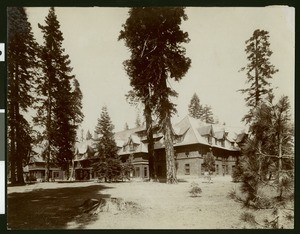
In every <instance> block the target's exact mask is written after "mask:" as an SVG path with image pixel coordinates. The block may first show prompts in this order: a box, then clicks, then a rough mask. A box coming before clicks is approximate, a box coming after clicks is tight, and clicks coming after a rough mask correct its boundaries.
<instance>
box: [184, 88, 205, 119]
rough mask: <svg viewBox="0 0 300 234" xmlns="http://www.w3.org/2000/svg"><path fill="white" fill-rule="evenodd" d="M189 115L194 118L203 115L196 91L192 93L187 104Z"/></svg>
mask: <svg viewBox="0 0 300 234" xmlns="http://www.w3.org/2000/svg"><path fill="white" fill-rule="evenodd" d="M188 111H189V115H190V116H191V117H193V118H195V119H201V117H202V115H203V107H202V105H201V104H200V99H199V97H198V95H197V94H196V93H194V94H193V96H192V99H191V101H190V104H189V106H188Z"/></svg>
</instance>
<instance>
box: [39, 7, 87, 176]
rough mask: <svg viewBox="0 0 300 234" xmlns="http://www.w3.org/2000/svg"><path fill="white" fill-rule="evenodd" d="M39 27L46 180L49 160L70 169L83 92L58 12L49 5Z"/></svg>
mask: <svg viewBox="0 0 300 234" xmlns="http://www.w3.org/2000/svg"><path fill="white" fill-rule="evenodd" d="M39 28H40V29H41V30H42V32H43V34H44V35H43V37H44V44H43V47H42V50H41V60H42V62H41V66H42V71H43V77H42V79H39V83H38V87H37V93H38V96H39V100H38V101H39V102H38V104H37V116H36V118H35V121H36V123H38V124H39V125H41V126H43V127H44V132H43V138H44V147H45V150H44V157H45V160H46V165H47V166H46V167H47V170H46V180H47V181H48V180H49V176H50V174H49V169H50V163H52V162H53V163H58V164H59V165H60V166H61V167H62V169H64V170H66V171H67V173H68V171H69V164H70V162H71V160H72V158H73V156H74V152H73V148H74V144H75V139H76V129H77V127H78V124H79V123H80V122H81V121H82V118H83V114H82V113H81V99H82V94H81V91H80V88H79V83H78V81H77V80H76V79H75V77H74V75H71V72H72V68H71V67H70V59H69V55H67V54H65V50H64V48H63V47H62V43H63V40H64V38H63V34H62V32H61V31H60V24H59V21H58V19H57V16H56V14H55V9H54V8H53V7H51V8H50V10H49V13H48V15H47V17H46V19H45V25H44V26H43V25H40V24H39Z"/></svg>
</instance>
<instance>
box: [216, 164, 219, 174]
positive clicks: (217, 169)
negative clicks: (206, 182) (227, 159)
mask: <svg viewBox="0 0 300 234" xmlns="http://www.w3.org/2000/svg"><path fill="white" fill-rule="evenodd" d="M216 173H217V175H219V165H218V164H216Z"/></svg>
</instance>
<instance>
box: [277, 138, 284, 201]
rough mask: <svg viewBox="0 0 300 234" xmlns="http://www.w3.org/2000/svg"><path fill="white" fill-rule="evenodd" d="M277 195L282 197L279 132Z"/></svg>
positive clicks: (280, 139)
mask: <svg viewBox="0 0 300 234" xmlns="http://www.w3.org/2000/svg"><path fill="white" fill-rule="evenodd" d="M278 151H279V152H278V195H279V197H282V192H283V188H282V186H281V181H282V137H281V134H280V133H279V146H278Z"/></svg>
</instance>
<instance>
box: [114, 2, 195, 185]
mask: <svg viewBox="0 0 300 234" xmlns="http://www.w3.org/2000/svg"><path fill="white" fill-rule="evenodd" d="M186 19H187V16H186V15H185V13H184V8H180V7H178V8H153V7H147V8H146V7H142V8H131V9H130V11H129V17H128V19H127V20H126V23H125V24H124V25H123V30H122V31H121V33H120V36H119V39H124V40H125V44H126V46H127V47H128V48H129V49H130V51H131V58H130V59H129V60H127V61H125V63H124V65H125V69H126V71H127V74H128V76H129V78H130V84H131V86H132V87H133V89H134V91H135V92H136V93H137V97H138V98H140V99H141V100H143V101H144V104H145V108H148V109H150V110H145V111H144V114H145V119H146V125H147V123H148V124H151V122H150V118H149V120H148V117H151V115H150V113H153V112H154V109H155V114H156V115H157V116H158V117H159V120H160V124H161V126H162V132H163V134H164V143H165V153H166V168H167V175H166V176H167V183H176V182H177V178H176V169H175V159H174V149H173V130H172V125H171V116H172V114H174V113H175V112H176V109H175V104H174V103H172V102H171V101H170V97H171V96H173V97H174V96H177V93H176V92H175V91H174V90H173V89H171V88H170V87H168V85H167V79H169V78H171V79H174V80H175V81H179V80H180V79H181V78H182V77H183V76H184V75H185V74H186V72H187V71H188V69H189V67H190V63H191V60H190V59H189V58H187V57H185V49H184V48H183V47H182V46H181V44H182V43H187V42H189V38H188V34H187V32H183V31H182V30H181V29H180V24H181V21H182V20H186ZM151 120H152V119H151ZM147 129H148V128H147ZM149 129H151V128H149ZM149 163H150V161H149Z"/></svg>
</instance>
